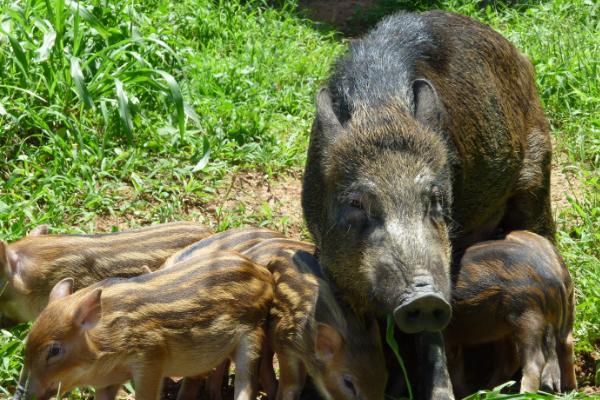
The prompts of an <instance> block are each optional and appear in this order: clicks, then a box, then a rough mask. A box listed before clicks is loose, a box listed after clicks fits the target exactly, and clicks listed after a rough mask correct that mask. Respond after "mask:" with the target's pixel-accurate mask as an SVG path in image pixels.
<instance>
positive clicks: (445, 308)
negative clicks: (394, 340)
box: [394, 293, 452, 333]
mask: <svg viewBox="0 0 600 400" xmlns="http://www.w3.org/2000/svg"><path fill="white" fill-rule="evenodd" d="M451 316H452V308H451V307H450V304H448V302H447V301H446V300H444V299H443V298H442V297H441V296H440V295H438V294H436V293H426V294H419V295H417V296H415V297H412V298H410V299H407V300H406V301H404V302H403V303H402V304H401V305H400V306H398V307H397V308H396V309H395V310H394V319H395V320H396V324H397V325H398V328H400V330H402V331H403V332H405V333H418V332H438V331H441V330H442V329H444V328H445V327H446V325H448V323H449V322H450V317H451Z"/></svg>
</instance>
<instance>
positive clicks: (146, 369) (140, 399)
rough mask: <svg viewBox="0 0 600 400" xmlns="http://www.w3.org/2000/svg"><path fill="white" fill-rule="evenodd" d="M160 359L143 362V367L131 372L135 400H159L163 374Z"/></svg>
mask: <svg viewBox="0 0 600 400" xmlns="http://www.w3.org/2000/svg"><path fill="white" fill-rule="evenodd" d="M161 361H162V360H160V359H154V360H145V361H144V363H143V365H142V366H141V367H139V368H137V369H135V370H134V371H133V381H134V382H135V400H159V399H160V394H161V389H162V384H163V378H164V377H163V373H162V370H161V368H160V365H161Z"/></svg>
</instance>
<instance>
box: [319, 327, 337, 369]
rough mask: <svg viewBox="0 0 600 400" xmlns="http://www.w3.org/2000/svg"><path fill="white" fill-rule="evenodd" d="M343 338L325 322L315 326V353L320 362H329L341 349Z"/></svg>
mask: <svg viewBox="0 0 600 400" xmlns="http://www.w3.org/2000/svg"><path fill="white" fill-rule="evenodd" d="M343 341H344V339H342V337H341V336H340V334H339V332H338V331H337V330H335V329H334V328H333V327H331V326H330V325H327V324H319V325H318V326H317V340H316V342H315V354H316V356H317V359H318V360H320V361H322V362H329V361H331V359H332V358H333V357H334V356H335V355H336V354H338V353H339V351H340V350H341V349H342V345H343Z"/></svg>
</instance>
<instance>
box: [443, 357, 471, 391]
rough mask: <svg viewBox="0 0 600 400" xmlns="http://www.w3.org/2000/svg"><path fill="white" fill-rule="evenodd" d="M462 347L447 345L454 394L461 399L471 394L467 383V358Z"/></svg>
mask: <svg viewBox="0 0 600 400" xmlns="http://www.w3.org/2000/svg"><path fill="white" fill-rule="evenodd" d="M463 353H464V351H463V348H462V346H448V345H446V357H447V360H448V367H449V368H448V369H449V372H450V377H451V380H452V386H453V387H454V393H456V394H457V395H458V396H459V397H460V398H463V397H465V396H466V395H468V394H469V393H468V392H469V389H468V388H467V381H466V377H465V357H464V354H463Z"/></svg>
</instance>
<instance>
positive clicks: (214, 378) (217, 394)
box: [208, 360, 231, 400]
mask: <svg viewBox="0 0 600 400" xmlns="http://www.w3.org/2000/svg"><path fill="white" fill-rule="evenodd" d="M230 366H231V361H230V360H225V361H223V362H222V363H221V364H220V365H219V366H218V367H217V368H215V370H214V371H212V372H211V373H210V375H209V376H208V398H209V399H210V400H223V381H224V380H225V377H226V376H227V375H228V374H229V367H230Z"/></svg>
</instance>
